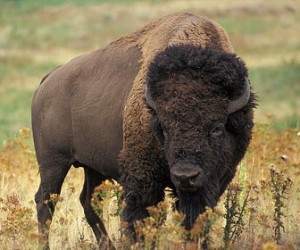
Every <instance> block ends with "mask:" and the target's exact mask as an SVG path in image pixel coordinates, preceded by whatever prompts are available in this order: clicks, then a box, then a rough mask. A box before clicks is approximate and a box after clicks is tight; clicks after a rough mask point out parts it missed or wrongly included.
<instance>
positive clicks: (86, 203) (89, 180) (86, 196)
mask: <svg viewBox="0 0 300 250" xmlns="http://www.w3.org/2000/svg"><path fill="white" fill-rule="evenodd" d="M84 174H85V180H84V184H83V188H82V191H81V194H80V203H81V205H82V207H83V210H84V214H85V217H86V220H87V222H88V223H89V225H90V226H91V228H92V230H93V232H94V234H95V236H96V239H97V241H98V243H99V248H100V249H115V248H114V246H113V244H112V242H111V240H110V239H109V237H108V234H107V231H106V229H105V226H104V224H103V222H102V221H101V220H100V218H99V217H98V215H97V214H96V213H95V211H94V209H93V208H92V206H91V197H92V194H93V192H94V189H95V187H97V186H99V185H100V184H101V183H102V181H104V180H105V179H106V178H105V177H104V176H103V175H101V174H99V173H98V172H96V171H94V170H92V169H90V168H88V167H84Z"/></svg>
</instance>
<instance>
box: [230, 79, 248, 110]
mask: <svg viewBox="0 0 300 250" xmlns="http://www.w3.org/2000/svg"><path fill="white" fill-rule="evenodd" d="M250 94H251V90H250V84H249V81H248V79H247V78H246V79H245V82H244V87H243V92H242V94H241V95H240V96H239V97H238V98H237V99H235V100H230V102H229V104H228V111H227V112H228V114H232V113H234V112H236V111H238V110H240V109H241V108H243V107H244V106H246V105H247V103H248V101H249V98H250Z"/></svg>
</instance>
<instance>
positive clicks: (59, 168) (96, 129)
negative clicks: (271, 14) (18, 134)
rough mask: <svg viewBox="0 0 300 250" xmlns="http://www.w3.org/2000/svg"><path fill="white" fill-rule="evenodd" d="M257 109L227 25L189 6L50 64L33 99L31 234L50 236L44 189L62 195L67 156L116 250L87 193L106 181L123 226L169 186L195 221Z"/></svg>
mask: <svg viewBox="0 0 300 250" xmlns="http://www.w3.org/2000/svg"><path fill="white" fill-rule="evenodd" d="M254 108H255V96H254V94H253V93H252V91H251V89H250V85H249V80H248V73H247V68H246V66H245V64H244V62H243V61H242V60H241V59H240V58H239V57H237V56H236V55H235V54H234V51H233V48H232V45H231V43H230V40H229V38H228V36H227V34H226V32H225V31H224V30H223V29H222V28H221V27H220V26H219V25H218V24H216V23H215V22H213V21H211V20H209V19H208V18H206V17H200V16H196V15H193V14H189V13H176V14H171V15H168V16H165V17H162V18H160V19H158V20H155V21H153V22H152V23H150V24H148V25H146V26H145V27H143V28H141V29H139V30H137V31H136V32H133V33H131V34H128V35H125V36H123V37H121V38H119V39H118V40H116V41H114V42H112V43H110V44H109V45H107V46H106V47H105V48H103V49H98V50H96V51H93V52H91V53H89V54H86V55H82V56H79V57H76V58H75V59H73V60H71V61H70V62H68V63H66V64H65V65H63V66H60V67H57V68H56V69H54V70H53V71H52V72H50V73H49V74H48V75H46V76H45V77H44V78H43V80H42V81H41V84H40V85H39V87H38V89H37V90H36V92H35V94H34V97H33V102H32V129H33V137H34V144H35V149H36V156H37V160H38V164H39V172H40V177H41V183H40V186H39V188H38V191H37V193H36V196H35V201H36V204H37V216H38V221H39V232H40V233H41V234H43V235H44V239H45V240H47V239H48V229H49V228H48V226H49V223H47V221H51V219H52V215H53V212H54V206H55V203H54V202H51V199H50V195H51V194H59V193H60V191H61V186H62V184H63V181H64V178H65V176H66V175H67V173H68V171H69V169H70V167H71V166H72V165H73V166H75V167H79V166H80V167H83V168H84V173H85V182H84V185H83V189H82V192H81V195H80V201H81V204H82V206H83V209H84V212H85V215H86V218H87V221H88V223H89V224H90V226H91V227H92V229H93V231H94V233H95V236H96V238H97V240H99V241H100V243H99V244H100V246H101V247H107V246H109V247H111V248H113V246H112V242H111V241H110V240H109V237H108V236H107V232H106V230H105V227H104V224H103V222H102V221H101V220H100V219H99V218H98V216H97V215H96V213H95V212H94V211H93V209H92V207H91V204H90V199H91V195H92V193H93V190H94V188H95V187H96V186H98V185H99V184H101V182H103V181H104V180H105V179H115V180H117V181H118V182H119V183H121V185H122V186H123V187H124V190H125V194H124V200H125V204H126V207H125V209H124V212H123V220H125V221H126V222H128V225H129V226H128V228H129V229H131V230H133V224H134V222H135V221H136V220H140V219H143V218H145V217H146V216H148V213H147V210H146V208H147V207H148V206H151V205H155V204H157V203H158V202H159V201H161V200H163V199H164V189H165V188H166V187H169V188H171V190H173V191H172V192H173V194H174V196H175V197H177V201H176V204H175V207H176V209H178V210H179V211H180V212H182V213H183V214H185V215H186V217H185V221H184V225H185V227H186V228H187V229H190V228H192V226H193V224H194V222H195V220H196V218H197V216H198V215H199V214H200V213H202V212H203V211H204V209H205V207H206V206H208V207H214V206H215V205H216V204H217V202H218V200H219V198H220V196H221V195H222V193H223V192H224V190H225V189H226V187H227V185H228V183H229V182H230V181H231V180H232V178H233V177H234V174H235V171H236V167H237V165H238V163H239V162H240V161H241V159H242V158H243V156H244V154H245V151H246V149H247V147H248V144H249V142H250V140H251V134H252V127H253V110H254ZM45 201H47V202H45ZM47 247H48V245H47V246H46V248H47Z"/></svg>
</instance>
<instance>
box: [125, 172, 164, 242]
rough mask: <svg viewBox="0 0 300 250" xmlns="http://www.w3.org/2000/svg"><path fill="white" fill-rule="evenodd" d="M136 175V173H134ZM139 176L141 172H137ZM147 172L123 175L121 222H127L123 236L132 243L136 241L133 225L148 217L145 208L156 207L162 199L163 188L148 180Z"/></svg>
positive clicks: (151, 179)
mask: <svg viewBox="0 0 300 250" xmlns="http://www.w3.org/2000/svg"><path fill="white" fill-rule="evenodd" d="M135 173H137V172H135ZM139 173H140V174H141V172H140V171H139ZM149 176H151V174H150V175H149V172H147V173H145V175H144V178H141V177H142V176H138V177H139V178H137V176H135V175H123V178H122V181H121V184H122V185H123V187H124V190H125V197H124V201H125V208H124V210H123V214H122V217H123V220H124V221H125V222H127V227H126V229H125V235H126V236H127V237H129V239H130V240H131V241H133V242H136V241H137V237H136V233H135V229H134V223H135V222H136V221H137V220H142V219H144V218H146V217H148V216H149V213H148V211H147V207H149V206H153V205H156V204H157V203H158V202H160V201H162V200H163V199H164V186H163V183H162V182H159V181H157V180H155V179H153V178H150V179H149Z"/></svg>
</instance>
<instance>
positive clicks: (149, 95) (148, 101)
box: [145, 85, 155, 109]
mask: <svg viewBox="0 0 300 250" xmlns="http://www.w3.org/2000/svg"><path fill="white" fill-rule="evenodd" d="M145 99H146V102H147V104H148V105H149V106H150V107H151V108H153V109H155V103H154V101H153V99H152V97H151V94H150V91H149V88H148V86H147V85H146V87H145Z"/></svg>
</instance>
